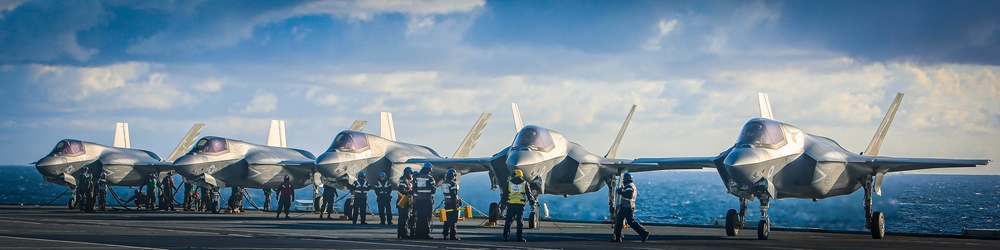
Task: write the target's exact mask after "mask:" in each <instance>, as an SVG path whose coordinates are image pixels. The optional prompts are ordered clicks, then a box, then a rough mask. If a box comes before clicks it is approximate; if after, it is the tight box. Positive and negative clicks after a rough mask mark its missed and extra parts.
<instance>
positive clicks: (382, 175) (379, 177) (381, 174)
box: [378, 172, 386, 180]
mask: <svg viewBox="0 0 1000 250" xmlns="http://www.w3.org/2000/svg"><path fill="white" fill-rule="evenodd" d="M385 178H386V177H385V172H379V173H378V179H379V180H384V179H385Z"/></svg>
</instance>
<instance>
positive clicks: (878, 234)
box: [869, 212, 885, 240]
mask: <svg viewBox="0 0 1000 250" xmlns="http://www.w3.org/2000/svg"><path fill="white" fill-rule="evenodd" d="M869 228H870V229H871V232H872V239H876V240H879V239H882V237H885V215H883V214H882V212H874V213H872V224H871V226H869Z"/></svg>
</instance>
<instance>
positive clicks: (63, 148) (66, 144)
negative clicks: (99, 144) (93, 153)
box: [49, 140, 86, 156]
mask: <svg viewBox="0 0 1000 250" xmlns="http://www.w3.org/2000/svg"><path fill="white" fill-rule="evenodd" d="M84 152H86V150H84V148H83V142H81V141H77V140H62V141H59V143H57V144H56V147H55V148H53V149H52V152H51V153H49V156H72V155H79V154H82V153H84Z"/></svg>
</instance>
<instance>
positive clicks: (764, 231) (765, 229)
mask: <svg viewBox="0 0 1000 250" xmlns="http://www.w3.org/2000/svg"><path fill="white" fill-rule="evenodd" d="M769 234H771V223H769V222H767V221H766V220H760V222H758V223H757V239H758V240H766V239H767V236H768V235H769Z"/></svg>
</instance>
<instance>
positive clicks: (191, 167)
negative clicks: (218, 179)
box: [174, 155, 206, 178]
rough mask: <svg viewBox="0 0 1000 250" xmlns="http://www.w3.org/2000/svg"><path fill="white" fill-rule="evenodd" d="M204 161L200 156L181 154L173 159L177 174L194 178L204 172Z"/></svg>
mask: <svg viewBox="0 0 1000 250" xmlns="http://www.w3.org/2000/svg"><path fill="white" fill-rule="evenodd" d="M205 161H206V160H205V159H204V158H203V157H201V156H195V155H185V156H181V158H177V160H176V161H174V171H177V174H180V175H181V176H184V178H194V177H196V176H198V175H200V174H202V173H204V172H205V171H204V168H205V167H204V165H203V164H204V163H205Z"/></svg>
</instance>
